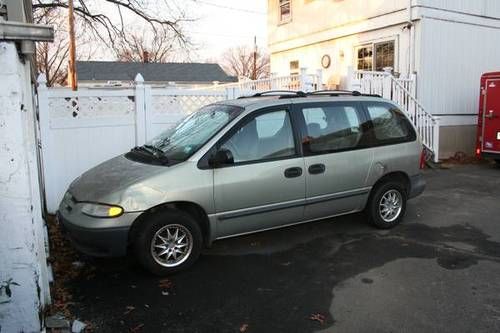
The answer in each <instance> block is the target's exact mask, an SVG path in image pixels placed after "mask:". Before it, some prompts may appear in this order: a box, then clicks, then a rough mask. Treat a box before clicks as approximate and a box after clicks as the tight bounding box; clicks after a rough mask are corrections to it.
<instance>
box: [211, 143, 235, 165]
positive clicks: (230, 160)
mask: <svg viewBox="0 0 500 333" xmlns="http://www.w3.org/2000/svg"><path fill="white" fill-rule="evenodd" d="M209 163H210V165H211V166H213V167H219V166H221V165H230V164H234V157H233V153H231V151H230V150H229V149H225V148H220V149H219V150H217V152H216V153H215V155H213V156H212V157H211V158H210V161H209Z"/></svg>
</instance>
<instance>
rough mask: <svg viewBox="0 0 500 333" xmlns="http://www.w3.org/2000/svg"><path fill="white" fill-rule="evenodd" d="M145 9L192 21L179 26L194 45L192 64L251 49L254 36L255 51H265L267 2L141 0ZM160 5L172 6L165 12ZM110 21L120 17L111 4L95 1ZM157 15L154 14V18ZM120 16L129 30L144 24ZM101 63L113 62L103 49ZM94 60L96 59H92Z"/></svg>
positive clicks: (259, 0) (258, 0) (127, 15)
mask: <svg viewBox="0 0 500 333" xmlns="http://www.w3.org/2000/svg"><path fill="white" fill-rule="evenodd" d="M144 1H145V3H146V4H148V8H153V9H156V10H161V11H165V12H164V13H159V15H158V16H160V17H162V18H165V17H167V18H168V17H176V16H178V13H179V12H184V13H185V15H186V16H187V17H189V18H192V19H194V21H193V22H187V23H184V24H183V31H185V32H186V35H187V36H188V37H189V39H190V40H191V42H192V43H193V44H194V49H193V51H191V52H190V53H189V60H190V61H195V62H206V61H217V59H219V58H220V56H221V54H222V53H223V52H224V51H225V50H227V49H228V48H233V47H236V46H246V45H248V46H251V45H253V43H254V36H255V37H257V45H258V47H259V49H264V50H266V49H267V15H266V11H267V0H163V1H164V2H163V1H160V0H144ZM164 3H168V4H172V7H171V8H169V9H167V7H165V5H164ZM94 4H95V5H98V6H99V10H100V11H104V12H105V13H106V14H107V15H108V16H109V17H110V18H111V19H112V20H113V21H116V22H119V20H120V15H119V12H118V11H117V9H116V8H117V7H116V6H115V5H110V4H109V3H104V5H103V2H96V3H94ZM155 16H157V15H155ZM122 17H123V19H124V21H125V23H126V26H128V27H129V28H130V27H132V30H133V29H137V31H143V30H144V27H145V26H147V24H146V23H145V22H144V21H143V20H141V19H139V18H137V16H135V15H132V14H131V13H130V12H128V11H126V10H123V11H122ZM97 57H99V58H103V59H102V60H113V59H112V58H113V54H112V53H111V52H110V51H109V50H106V49H105V48H104V50H102V51H101V52H98V53H97ZM95 60H97V59H95Z"/></svg>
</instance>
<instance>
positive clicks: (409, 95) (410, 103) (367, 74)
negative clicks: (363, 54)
mask: <svg viewBox="0 0 500 333" xmlns="http://www.w3.org/2000/svg"><path fill="white" fill-rule="evenodd" d="M349 72H350V73H349V74H348V89H350V90H357V91H360V92H362V93H366V94H375V95H380V96H382V97H384V98H386V99H389V100H392V101H394V102H395V103H397V104H398V105H399V106H401V108H402V109H403V111H405V112H406V114H407V115H408V117H409V119H410V120H411V121H412V123H413V124H414V125H415V128H416V129H417V132H418V134H419V135H420V138H421V139H422V143H423V144H424V145H425V147H426V148H427V149H428V150H430V151H431V152H432V154H433V160H434V161H435V162H437V161H438V159H439V118H438V117H434V116H433V115H432V114H431V113H429V112H428V111H427V110H426V109H425V107H424V106H423V105H422V104H421V103H420V102H419V101H418V99H417V97H416V84H417V81H416V76H415V75H412V76H411V77H408V78H396V77H394V76H393V75H392V74H391V73H390V72H371V71H358V70H352V69H350V71H349Z"/></svg>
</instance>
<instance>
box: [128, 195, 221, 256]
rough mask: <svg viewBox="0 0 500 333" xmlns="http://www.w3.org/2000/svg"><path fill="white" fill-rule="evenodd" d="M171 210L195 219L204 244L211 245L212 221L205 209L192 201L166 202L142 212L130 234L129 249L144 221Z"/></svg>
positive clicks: (133, 224)
mask: <svg viewBox="0 0 500 333" xmlns="http://www.w3.org/2000/svg"><path fill="white" fill-rule="evenodd" d="M169 209H175V210H179V211H182V212H185V213H187V214H189V215H190V216H191V217H193V218H194V219H195V221H196V222H197V223H198V225H199V226H200V229H201V233H202V235H203V242H204V244H205V245H206V246H208V245H209V244H210V240H211V237H210V232H211V230H210V221H209V219H208V215H207V213H206V212H205V210H204V209H203V207H201V206H200V205H198V204H196V203H194V202H190V201H174V202H165V203H162V204H159V205H157V206H154V207H151V208H149V209H147V210H145V211H144V212H142V213H141V214H140V215H139V216H138V217H137V218H136V219H135V220H134V222H133V223H132V226H131V228H130V231H129V234H128V247H129V248H130V246H131V245H132V244H133V242H134V239H135V238H136V235H137V232H138V231H139V230H140V229H141V224H142V221H144V220H146V219H147V218H148V217H149V216H152V215H153V214H157V213H159V212H161V211H164V210H169Z"/></svg>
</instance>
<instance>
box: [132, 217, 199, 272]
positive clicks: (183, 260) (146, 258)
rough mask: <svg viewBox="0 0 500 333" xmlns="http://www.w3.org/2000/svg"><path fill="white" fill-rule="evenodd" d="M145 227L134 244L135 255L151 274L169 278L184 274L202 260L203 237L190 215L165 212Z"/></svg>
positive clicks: (146, 223)
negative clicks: (173, 274) (184, 271)
mask: <svg viewBox="0 0 500 333" xmlns="http://www.w3.org/2000/svg"><path fill="white" fill-rule="evenodd" d="M143 223H144V225H143V226H141V228H140V230H139V231H138V233H137V238H136V240H135V242H134V252H135V255H136V257H137V259H138V261H139V262H140V263H141V265H142V266H143V267H144V268H145V269H146V270H148V271H150V272H151V273H153V274H155V275H160V276H165V275H169V274H172V273H175V272H178V271H181V270H184V269H186V268H188V267H189V266H191V265H192V264H193V263H194V262H195V261H196V260H197V259H198V257H199V256H200V252H201V249H202V246H203V236H202V233H201V230H200V227H199V225H198V223H197V222H196V220H195V219H194V218H193V217H191V216H190V215H189V214H187V213H185V212H182V211H178V210H164V211H161V212H159V213H156V214H154V215H152V216H151V217H149V218H148V219H147V220H145V221H143Z"/></svg>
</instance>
